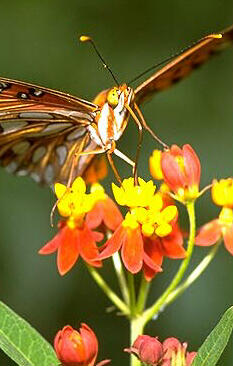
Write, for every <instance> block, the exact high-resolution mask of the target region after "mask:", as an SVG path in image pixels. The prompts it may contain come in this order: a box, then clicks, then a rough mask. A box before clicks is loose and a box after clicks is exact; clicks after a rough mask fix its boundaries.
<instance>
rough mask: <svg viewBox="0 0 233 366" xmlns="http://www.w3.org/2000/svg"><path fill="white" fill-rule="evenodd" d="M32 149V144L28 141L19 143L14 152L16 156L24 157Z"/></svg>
mask: <svg viewBox="0 0 233 366" xmlns="http://www.w3.org/2000/svg"><path fill="white" fill-rule="evenodd" d="M29 147H30V143H29V142H28V141H27V140H24V141H20V142H17V143H16V144H15V145H14V146H13V147H12V151H13V152H14V153H15V154H16V155H22V154H24V153H25V152H26V151H27V150H28V149H29Z"/></svg>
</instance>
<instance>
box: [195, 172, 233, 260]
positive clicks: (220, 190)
mask: <svg viewBox="0 0 233 366" xmlns="http://www.w3.org/2000/svg"><path fill="white" fill-rule="evenodd" d="M211 193H212V198H213V201H214V202H215V203H216V204H217V205H219V206H223V207H222V209H221V211H220V214H219V217H218V218H217V219H214V220H212V221H210V222H208V223H207V224H205V225H204V226H202V227H201V228H200V230H199V233H198V235H197V237H196V245H200V246H210V245H213V244H215V243H216V242H217V241H218V240H220V239H221V238H223V241H224V244H225V247H226V249H227V250H228V252H229V253H230V254H231V255H233V178H228V179H221V180H220V181H219V182H218V181H217V180H214V181H213V185H212V190H211Z"/></svg>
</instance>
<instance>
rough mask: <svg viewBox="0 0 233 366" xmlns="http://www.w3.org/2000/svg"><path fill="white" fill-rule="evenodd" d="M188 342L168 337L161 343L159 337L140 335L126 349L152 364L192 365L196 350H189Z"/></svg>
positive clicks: (165, 365) (163, 365)
mask: <svg viewBox="0 0 233 366" xmlns="http://www.w3.org/2000/svg"><path fill="white" fill-rule="evenodd" d="M187 346H188V344H187V343H180V341H179V340H178V339H177V338H173V337H172V338H167V339H166V340H165V341H164V342H163V343H161V342H160V341H159V340H158V338H157V337H150V336H148V335H140V336H138V338H137V339H136V340H135V342H134V343H133V346H132V347H130V348H126V349H125V351H126V352H129V353H132V354H134V355H135V356H136V357H138V359H139V360H140V361H141V362H143V363H144V364H146V365H150V366H172V365H176V366H190V365H191V364H192V361H193V360H194V357H195V356H196V352H187Z"/></svg>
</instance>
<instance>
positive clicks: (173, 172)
mask: <svg viewBox="0 0 233 366" xmlns="http://www.w3.org/2000/svg"><path fill="white" fill-rule="evenodd" d="M161 166H162V171H163V175H164V180H165V182H166V183H167V184H168V186H169V187H170V188H171V189H172V190H173V191H176V190H177V189H178V188H180V187H184V186H185V184H186V177H185V176H184V174H183V173H182V171H181V169H180V167H179V164H178V163H177V161H176V160H175V158H174V156H172V155H171V153H170V152H164V153H163V154H162V159H161Z"/></svg>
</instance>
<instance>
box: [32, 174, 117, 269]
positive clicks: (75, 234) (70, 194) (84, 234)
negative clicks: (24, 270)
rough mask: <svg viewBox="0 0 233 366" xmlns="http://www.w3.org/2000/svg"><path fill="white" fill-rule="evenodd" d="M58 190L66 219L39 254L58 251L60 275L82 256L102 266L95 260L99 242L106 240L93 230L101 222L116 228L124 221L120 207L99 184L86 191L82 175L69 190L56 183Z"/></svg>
mask: <svg viewBox="0 0 233 366" xmlns="http://www.w3.org/2000/svg"><path fill="white" fill-rule="evenodd" d="M55 193H56V196H57V198H58V203H57V208H58V211H59V213H60V215H61V216H63V217H64V218H65V220H62V221H60V223H59V225H58V227H59V232H58V234H57V235H56V236H55V237H54V238H53V239H52V240H51V241H49V242H48V243H47V244H46V245H45V246H44V247H43V248H41V249H40V251H39V254H44V255H47V254H51V253H54V252H55V251H57V252H58V255H57V267H58V271H59V273H60V274H61V275H64V274H66V273H67V272H68V271H69V270H70V269H71V268H72V267H73V266H74V264H75V263H76V262H77V260H78V258H79V256H81V257H82V259H83V260H84V261H86V262H87V263H88V264H90V265H92V266H94V267H100V266H101V265H102V264H101V261H100V260H96V257H97V256H98V254H99V251H98V247H97V244H96V243H97V242H98V241H100V240H102V239H103V234H102V233H100V232H97V231H94V229H95V228H97V226H99V225H100V224H101V222H103V224H104V225H105V226H106V227H107V228H109V229H114V228H116V227H117V225H119V223H120V222H121V220H122V216H121V214H120V212H119V210H118V208H117V206H116V205H114V203H113V201H111V199H110V198H109V197H108V196H107V195H106V194H105V192H104V189H103V188H102V187H101V186H100V185H99V184H98V185H97V186H96V185H94V188H92V191H91V193H89V194H88V193H86V184H85V182H84V180H83V179H82V178H81V177H78V178H76V179H75V181H74V183H73V184H72V186H71V188H69V189H68V188H67V187H66V186H65V185H63V184H60V183H56V184H55ZM112 210H113V211H114V215H113V216H111V212H112ZM96 215H98V217H96Z"/></svg>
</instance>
